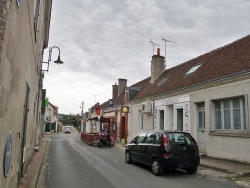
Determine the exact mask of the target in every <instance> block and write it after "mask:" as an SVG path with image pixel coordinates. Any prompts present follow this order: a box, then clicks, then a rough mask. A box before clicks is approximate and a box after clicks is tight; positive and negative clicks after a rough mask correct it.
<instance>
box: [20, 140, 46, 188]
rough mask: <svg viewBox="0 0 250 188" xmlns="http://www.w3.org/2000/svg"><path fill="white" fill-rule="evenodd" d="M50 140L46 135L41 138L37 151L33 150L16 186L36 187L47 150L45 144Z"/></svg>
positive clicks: (23, 187)
mask: <svg viewBox="0 0 250 188" xmlns="http://www.w3.org/2000/svg"><path fill="white" fill-rule="evenodd" d="M49 142H50V139H49V138H47V137H46V136H45V137H44V138H43V139H42V140H41V142H40V145H39V151H37V152H35V154H34V157H33V159H32V162H31V163H30V165H29V166H28V169H27V171H26V173H25V174H24V177H23V178H22V179H21V182H20V184H19V186H18V188H36V187H37V182H38V178H39V175H40V171H41V167H42V163H43V160H44V156H45V154H46V152H47V146H48V144H49Z"/></svg>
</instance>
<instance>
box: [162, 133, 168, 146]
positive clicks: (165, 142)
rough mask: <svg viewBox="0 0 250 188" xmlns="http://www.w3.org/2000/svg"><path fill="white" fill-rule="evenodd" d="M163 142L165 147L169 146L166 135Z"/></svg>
mask: <svg viewBox="0 0 250 188" xmlns="http://www.w3.org/2000/svg"><path fill="white" fill-rule="evenodd" d="M162 140H163V144H164V146H168V138H167V135H166V134H163V137H162Z"/></svg>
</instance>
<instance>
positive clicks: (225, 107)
mask: <svg viewBox="0 0 250 188" xmlns="http://www.w3.org/2000/svg"><path fill="white" fill-rule="evenodd" d="M223 103H224V109H230V100H225V101H224V102H223Z"/></svg>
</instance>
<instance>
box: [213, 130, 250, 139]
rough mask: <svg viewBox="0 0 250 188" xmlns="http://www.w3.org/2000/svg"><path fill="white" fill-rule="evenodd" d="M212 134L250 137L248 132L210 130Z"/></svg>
mask: <svg viewBox="0 0 250 188" xmlns="http://www.w3.org/2000/svg"><path fill="white" fill-rule="evenodd" d="M209 135H211V136H228V137H243V138H250V133H248V132H218V131H214V132H209Z"/></svg>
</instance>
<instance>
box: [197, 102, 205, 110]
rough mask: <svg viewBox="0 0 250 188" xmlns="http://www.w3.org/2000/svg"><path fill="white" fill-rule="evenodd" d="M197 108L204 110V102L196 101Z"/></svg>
mask: <svg viewBox="0 0 250 188" xmlns="http://www.w3.org/2000/svg"><path fill="white" fill-rule="evenodd" d="M197 106H198V110H204V109H205V104H204V103H198V104H197Z"/></svg>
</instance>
